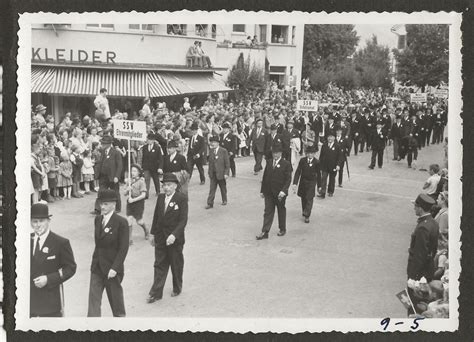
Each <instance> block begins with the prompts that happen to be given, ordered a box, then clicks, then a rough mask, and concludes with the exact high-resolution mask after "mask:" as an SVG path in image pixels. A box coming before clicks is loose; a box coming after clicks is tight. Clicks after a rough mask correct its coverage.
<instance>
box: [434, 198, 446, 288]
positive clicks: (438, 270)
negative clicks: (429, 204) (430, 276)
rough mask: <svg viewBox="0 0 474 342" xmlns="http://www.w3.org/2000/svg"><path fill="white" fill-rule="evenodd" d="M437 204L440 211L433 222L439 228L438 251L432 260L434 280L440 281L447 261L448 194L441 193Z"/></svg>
mask: <svg viewBox="0 0 474 342" xmlns="http://www.w3.org/2000/svg"><path fill="white" fill-rule="evenodd" d="M437 204H438V206H439V207H440V210H439V211H438V213H437V214H436V216H435V221H436V222H437V223H438V226H439V235H438V251H437V253H436V256H435V258H434V262H435V274H434V279H440V278H441V277H442V276H443V271H444V265H445V262H446V260H447V259H448V231H449V229H448V228H449V219H448V192H447V191H443V192H441V193H440V194H439V195H438V199H437Z"/></svg>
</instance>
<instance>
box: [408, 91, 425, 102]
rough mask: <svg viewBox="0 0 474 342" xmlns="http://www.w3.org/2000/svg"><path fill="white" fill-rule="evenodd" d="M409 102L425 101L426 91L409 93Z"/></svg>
mask: <svg viewBox="0 0 474 342" xmlns="http://www.w3.org/2000/svg"><path fill="white" fill-rule="evenodd" d="M410 102H419V103H422V102H426V93H415V94H410Z"/></svg>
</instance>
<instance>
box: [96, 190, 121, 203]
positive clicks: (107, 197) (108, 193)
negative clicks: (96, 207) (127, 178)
mask: <svg viewBox="0 0 474 342" xmlns="http://www.w3.org/2000/svg"><path fill="white" fill-rule="evenodd" d="M97 199H98V200H99V202H116V201H118V198H117V194H116V193H115V191H114V190H110V189H106V190H101V191H99V194H98V196H97Z"/></svg>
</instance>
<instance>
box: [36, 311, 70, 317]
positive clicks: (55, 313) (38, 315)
mask: <svg viewBox="0 0 474 342" xmlns="http://www.w3.org/2000/svg"><path fill="white" fill-rule="evenodd" d="M30 317H64V315H63V312H62V311H56V312H51V313H47V314H35V313H31V314H30Z"/></svg>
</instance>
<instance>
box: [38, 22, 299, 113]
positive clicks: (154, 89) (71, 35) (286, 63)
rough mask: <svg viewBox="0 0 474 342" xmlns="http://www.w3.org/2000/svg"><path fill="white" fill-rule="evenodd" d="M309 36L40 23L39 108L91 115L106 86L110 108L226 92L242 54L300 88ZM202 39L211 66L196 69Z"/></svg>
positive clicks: (288, 29)
mask: <svg viewBox="0 0 474 342" xmlns="http://www.w3.org/2000/svg"><path fill="white" fill-rule="evenodd" d="M303 31H304V27H303V25H297V26H288V25H287V26H279V25H267V24H265V25H260V24H256V25H248V24H247V25H244V24H242V25H239V24H237V25H215V24H36V25H33V27H32V47H31V63H32V104H33V105H36V104H38V103H43V104H45V105H46V106H48V107H49V108H50V112H51V113H52V114H54V116H55V118H57V119H59V118H60V117H61V116H62V115H64V114H65V113H66V112H68V111H71V112H73V111H78V112H79V113H78V114H82V115H85V114H91V112H93V110H94V107H93V104H92V99H93V98H94V97H95V96H96V95H97V94H98V92H99V89H100V88H107V90H108V97H109V99H110V101H111V102H112V105H111V110H113V108H114V107H116V108H128V107H134V108H138V107H140V101H142V100H143V98H144V97H147V96H148V97H151V98H152V99H153V101H155V102H156V101H166V102H168V101H173V99H178V98H179V99H180V101H182V98H183V97H184V96H193V95H199V94H208V93H217V92H227V91H229V90H230V89H229V88H228V87H227V86H226V85H225V82H226V81H227V77H228V75H229V71H230V69H231V68H232V66H233V65H235V64H236V62H237V59H238V58H239V56H240V55H241V54H242V55H243V57H244V58H245V59H246V60H249V61H250V63H251V64H252V65H255V66H256V67H258V68H262V69H265V70H266V74H267V75H269V78H270V79H271V80H274V81H276V82H278V83H279V84H280V85H289V86H296V87H297V88H299V87H300V75H301V64H302V49H303V33H304V32H303ZM248 37H250V40H252V39H254V38H255V39H254V40H253V42H250V40H249V39H247V38H248ZM195 41H199V42H201V47H202V50H203V51H204V53H205V54H206V55H207V56H208V57H209V59H210V61H211V62H212V67H203V66H191V64H190V60H189V59H188V58H187V57H186V54H187V51H188V49H189V48H190V47H191V46H193V44H194V42H195ZM155 102H154V103H155Z"/></svg>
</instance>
